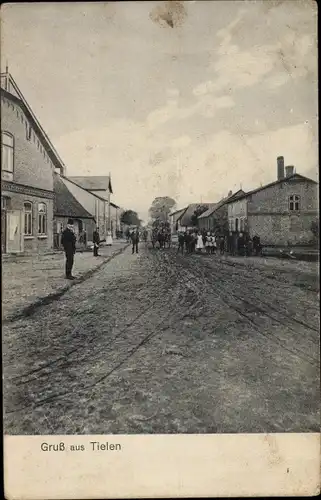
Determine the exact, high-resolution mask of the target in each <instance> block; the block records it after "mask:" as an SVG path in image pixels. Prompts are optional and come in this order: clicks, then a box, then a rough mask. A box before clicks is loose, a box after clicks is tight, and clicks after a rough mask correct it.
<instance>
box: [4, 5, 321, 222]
mask: <svg viewBox="0 0 321 500" xmlns="http://www.w3.org/2000/svg"><path fill="white" fill-rule="evenodd" d="M316 16H317V6H316V3H314V2H309V0H302V1H296V0H294V1H291V0H290V1H284V2H282V1H274V0H271V1H269V0H264V1H263V2H254V1H251V2H247V1H239V2H237V1H226V2H225V1H204V2H203V1H202V0H197V1H190V2H119V3H118V2H116V3H104V4H103V3H90V4H89V3H77V4H75V3H73V4H71V3H70V4H69V3H59V4H58V3H47V4H37V3H34V4H32V3H30V4H15V5H5V6H4V7H2V18H3V22H2V42H3V47H2V54H1V57H2V59H1V64H2V71H3V70H4V67H5V63H6V60H8V63H9V71H10V72H11V73H12V75H13V77H14V79H15V80H16V82H17V84H18V86H19V87H20V89H21V91H22V93H23V94H24V96H25V97H26V99H27V101H28V103H29V105H30V106H31V108H32V109H33V111H34V112H35V114H36V116H37V117H38V119H39V120H40V123H41V124H42V126H43V128H44V129H45V131H46V132H47V133H48V134H49V137H50V138H51V140H52V142H53V144H54V145H55V147H56V149H57V150H58V152H59V154H60V156H61V157H62V159H63V160H64V162H65V164H66V166H67V173H68V174H69V175H108V173H109V172H111V176H112V184H113V189H114V196H113V201H114V202H115V203H118V204H120V205H121V206H123V207H126V208H132V209H134V210H137V211H138V212H139V214H140V216H141V217H143V218H146V216H147V210H148V208H149V206H150V204H151V202H152V200H153V198H154V197H156V196H165V195H169V196H172V197H173V198H175V200H176V201H177V204H178V208H180V207H183V206H184V205H186V204H187V203H190V202H191V203H193V202H194V203H196V202H198V201H203V202H216V201H218V200H219V199H220V198H221V197H222V196H225V195H226V194H227V193H228V191H229V190H230V189H231V190H233V191H235V190H237V189H239V188H240V185H242V188H243V189H245V190H248V189H252V188H255V187H256V186H259V185H260V184H261V183H262V184H264V183H267V182H271V181H274V180H275V179H276V157H277V156H279V155H283V156H284V157H285V163H286V164H289V165H295V167H296V170H297V172H298V173H302V174H305V175H308V176H310V177H312V178H314V179H316V178H317V168H318V154H317V141H318V137H317V39H316Z"/></svg>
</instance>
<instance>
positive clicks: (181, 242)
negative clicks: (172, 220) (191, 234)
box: [177, 233, 185, 255]
mask: <svg viewBox="0 0 321 500" xmlns="http://www.w3.org/2000/svg"><path fill="white" fill-rule="evenodd" d="M184 244H185V237H184V233H178V249H177V253H181V254H182V255H184Z"/></svg>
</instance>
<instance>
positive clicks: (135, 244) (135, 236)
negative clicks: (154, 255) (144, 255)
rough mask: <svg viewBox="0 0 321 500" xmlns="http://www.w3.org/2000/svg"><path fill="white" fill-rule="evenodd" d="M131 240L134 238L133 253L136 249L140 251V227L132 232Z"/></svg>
mask: <svg viewBox="0 0 321 500" xmlns="http://www.w3.org/2000/svg"><path fill="white" fill-rule="evenodd" d="M131 240H132V244H133V247H132V253H134V252H135V251H136V253H138V243H139V230H138V228H137V229H136V231H133V232H132V234H131Z"/></svg>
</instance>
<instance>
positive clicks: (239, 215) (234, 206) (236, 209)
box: [227, 198, 247, 231]
mask: <svg viewBox="0 0 321 500" xmlns="http://www.w3.org/2000/svg"><path fill="white" fill-rule="evenodd" d="M227 214H228V224H229V229H230V230H231V231H235V230H236V225H237V224H236V219H237V220H238V221H239V222H238V229H240V228H241V227H243V225H244V226H245V225H246V219H247V198H243V199H242V200H237V201H235V202H233V203H228V204H227ZM241 221H242V222H241Z"/></svg>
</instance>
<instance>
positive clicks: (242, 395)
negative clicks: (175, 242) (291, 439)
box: [3, 245, 320, 434]
mask: <svg viewBox="0 0 321 500" xmlns="http://www.w3.org/2000/svg"><path fill="white" fill-rule="evenodd" d="M277 262H278V261H275V265H273V261H271V260H269V261H267V263H266V265H265V264H264V263H263V264H261V265H255V264H253V265H252V264H248V263H245V260H244V259H243V260H242V259H239V260H237V259H236V260H235V262H231V261H228V260H224V259H220V258H218V257H214V256H208V257H207V256H198V255H192V256H180V255H177V254H176V252H175V250H174V249H172V250H165V251H160V250H151V249H146V248H144V247H143V245H142V246H141V249H140V253H139V254H138V255H131V252H130V249H127V250H126V251H125V252H124V253H123V254H121V255H118V256H116V257H115V258H114V259H113V260H112V261H110V262H109V263H107V264H106V265H104V266H103V267H102V268H101V269H100V270H99V271H97V272H96V274H94V275H93V276H92V277H91V278H89V279H88V280H87V281H85V282H83V283H81V284H79V285H76V286H73V287H72V288H71V289H70V290H69V291H67V292H66V293H65V295H63V296H62V297H61V298H60V299H59V300H57V301H55V302H52V303H51V304H49V305H45V306H42V307H40V308H38V309H36V310H35V311H34V314H33V315H32V316H30V317H29V318H22V319H19V320H17V321H14V322H12V323H9V324H7V325H5V326H4V328H3V353H4V355H3V361H4V391H5V402H4V404H5V417H4V424H5V431H6V433H10V434H50V433H61V434H75V433H88V434H91V433H96V434H108V433H217V432H220V433H234V432H304V431H315V432H318V431H319V422H320V420H319V313H318V290H317V288H318V278H317V275H316V271H315V265H313V264H307V263H305V264H306V267H304V268H303V269H302V268H300V266H299V265H297V266H296V264H292V265H291V267H290V268H286V267H285V268H280V266H278V265H277ZM271 263H272V264H271ZM309 266H310V267H309Z"/></svg>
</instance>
